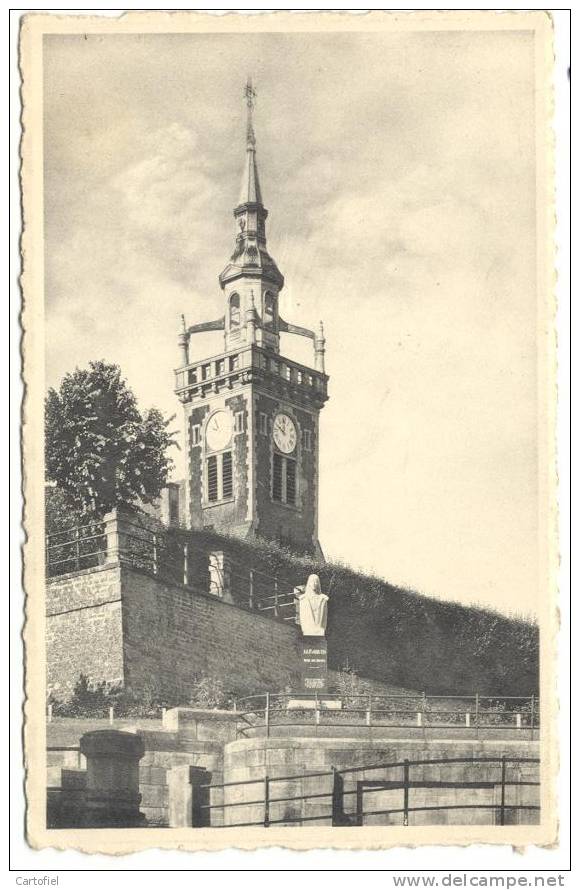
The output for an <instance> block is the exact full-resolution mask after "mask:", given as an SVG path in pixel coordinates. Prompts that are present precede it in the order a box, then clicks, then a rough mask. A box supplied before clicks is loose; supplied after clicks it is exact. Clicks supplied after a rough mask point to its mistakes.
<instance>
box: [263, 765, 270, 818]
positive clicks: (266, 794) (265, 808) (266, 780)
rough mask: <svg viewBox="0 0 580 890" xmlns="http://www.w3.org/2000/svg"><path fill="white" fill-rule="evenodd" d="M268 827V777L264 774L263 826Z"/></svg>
mask: <svg viewBox="0 0 580 890" xmlns="http://www.w3.org/2000/svg"><path fill="white" fill-rule="evenodd" d="M269 827H270V779H269V778H268V776H267V775H266V776H264V828H269Z"/></svg>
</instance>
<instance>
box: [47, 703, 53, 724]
mask: <svg viewBox="0 0 580 890" xmlns="http://www.w3.org/2000/svg"><path fill="white" fill-rule="evenodd" d="M46 719H47V721H48V722H49V723H52V705H49V706H48V713H47V715H46Z"/></svg>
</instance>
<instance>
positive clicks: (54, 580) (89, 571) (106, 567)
mask: <svg viewBox="0 0 580 890" xmlns="http://www.w3.org/2000/svg"><path fill="white" fill-rule="evenodd" d="M120 568H121V563H120V562H119V560H115V561H114V562H113V561H112V562H106V563H103V565H100V566H90V567H89V568H86V569H75V571H74V572H65V573H64V574H62V575H53V576H52V577H51V578H47V579H46V586H47V588H48V587H52V586H53V585H55V584H60V583H62V581H68V580H70V579H71V578H80V577H81V576H82V575H94V574H96V573H97V572H108V571H110V570H111V569H120Z"/></svg>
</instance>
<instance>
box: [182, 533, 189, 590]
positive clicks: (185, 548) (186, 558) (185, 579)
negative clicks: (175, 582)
mask: <svg viewBox="0 0 580 890" xmlns="http://www.w3.org/2000/svg"><path fill="white" fill-rule="evenodd" d="M188 584H189V547H188V544H187V541H185V543H184V545H183V586H184V587H187V585H188Z"/></svg>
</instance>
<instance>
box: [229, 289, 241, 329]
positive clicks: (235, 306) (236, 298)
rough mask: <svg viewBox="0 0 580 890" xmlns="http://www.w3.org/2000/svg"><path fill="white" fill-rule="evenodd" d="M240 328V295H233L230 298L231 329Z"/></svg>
mask: <svg viewBox="0 0 580 890" xmlns="http://www.w3.org/2000/svg"><path fill="white" fill-rule="evenodd" d="M239 326H240V295H239V294H232V295H231V297H230V329H231V328H239Z"/></svg>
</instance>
